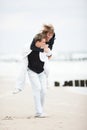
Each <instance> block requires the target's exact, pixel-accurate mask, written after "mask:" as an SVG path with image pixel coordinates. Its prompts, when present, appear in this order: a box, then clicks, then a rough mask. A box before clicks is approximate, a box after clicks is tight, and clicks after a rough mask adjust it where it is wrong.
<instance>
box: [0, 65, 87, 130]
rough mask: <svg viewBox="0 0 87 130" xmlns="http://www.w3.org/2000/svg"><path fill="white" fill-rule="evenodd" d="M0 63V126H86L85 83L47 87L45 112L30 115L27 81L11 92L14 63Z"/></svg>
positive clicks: (59, 129)
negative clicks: (17, 92) (35, 116)
mask: <svg viewBox="0 0 87 130" xmlns="http://www.w3.org/2000/svg"><path fill="white" fill-rule="evenodd" d="M1 67H4V70H3V69H0V72H1V73H0V130H38V129H39V130H40V129H41V130H87V87H84V88H83V87H79V88H77V87H54V86H51V87H49V89H48V91H47V95H46V102H45V106H44V109H45V112H46V113H47V115H48V116H47V117H46V118H34V114H35V110H34V101H33V96H32V89H31V86H30V84H29V83H27V82H26V85H25V89H24V90H23V91H22V92H20V93H19V94H13V93H12V92H13V90H14V87H15V80H16V77H17V68H18V67H17V66H16V64H14V63H13V64H8V63H5V64H3V63H2V64H0V68H1ZM6 67H7V68H8V69H7V68H6ZM13 68H14V69H13ZM9 70H10V71H9ZM8 71H9V73H8ZM84 92H85V93H84Z"/></svg>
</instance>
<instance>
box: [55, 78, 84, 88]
mask: <svg viewBox="0 0 87 130" xmlns="http://www.w3.org/2000/svg"><path fill="white" fill-rule="evenodd" d="M54 86H55V87H58V86H64V87H66V86H71V87H73V86H75V87H87V79H86V80H69V81H68V80H66V81H64V83H63V84H62V85H61V84H60V82H59V81H55V82H54Z"/></svg>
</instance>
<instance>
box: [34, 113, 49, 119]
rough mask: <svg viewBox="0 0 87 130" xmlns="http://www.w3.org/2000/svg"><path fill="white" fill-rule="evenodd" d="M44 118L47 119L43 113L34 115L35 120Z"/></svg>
mask: <svg viewBox="0 0 87 130" xmlns="http://www.w3.org/2000/svg"><path fill="white" fill-rule="evenodd" d="M46 117H47V115H46V114H45V113H41V114H36V115H35V118H46Z"/></svg>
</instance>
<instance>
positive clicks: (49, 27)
mask: <svg viewBox="0 0 87 130" xmlns="http://www.w3.org/2000/svg"><path fill="white" fill-rule="evenodd" d="M42 32H47V33H52V34H54V27H53V25H52V24H44V25H43V29H42Z"/></svg>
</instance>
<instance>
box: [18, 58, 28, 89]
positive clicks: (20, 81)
mask: <svg viewBox="0 0 87 130" xmlns="http://www.w3.org/2000/svg"><path fill="white" fill-rule="evenodd" d="M27 65H28V60H27V57H25V58H23V59H22V61H21V64H20V71H19V74H18V77H17V80H16V88H17V89H20V90H23V88H24V86H25V82H26V74H27V69H28V67H27Z"/></svg>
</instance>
